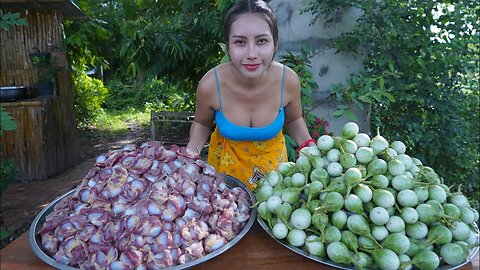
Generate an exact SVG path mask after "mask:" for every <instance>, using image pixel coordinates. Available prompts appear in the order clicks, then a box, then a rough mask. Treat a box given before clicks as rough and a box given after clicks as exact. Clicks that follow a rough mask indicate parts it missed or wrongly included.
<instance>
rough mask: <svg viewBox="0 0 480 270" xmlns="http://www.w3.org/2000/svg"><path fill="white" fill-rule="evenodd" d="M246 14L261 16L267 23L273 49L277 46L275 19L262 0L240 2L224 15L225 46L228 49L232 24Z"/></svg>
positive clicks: (243, 0)
mask: <svg viewBox="0 0 480 270" xmlns="http://www.w3.org/2000/svg"><path fill="white" fill-rule="evenodd" d="M246 13H255V14H259V15H261V16H263V18H264V19H265V21H266V22H267V24H268V26H269V27H270V31H271V32H272V37H273V44H274V45H275V49H276V48H277V45H278V26H277V17H276V16H275V13H274V12H273V10H272V8H271V7H270V6H269V5H268V4H267V3H266V2H265V1H262V0H242V1H240V2H238V3H236V4H235V5H233V6H232V7H231V8H230V9H229V10H228V12H227V15H225V22H224V24H223V38H224V40H225V44H226V45H227V48H228V43H229V40H228V38H229V37H230V30H231V27H232V24H233V23H234V22H235V21H236V20H237V19H238V17H239V16H240V15H242V14H246Z"/></svg>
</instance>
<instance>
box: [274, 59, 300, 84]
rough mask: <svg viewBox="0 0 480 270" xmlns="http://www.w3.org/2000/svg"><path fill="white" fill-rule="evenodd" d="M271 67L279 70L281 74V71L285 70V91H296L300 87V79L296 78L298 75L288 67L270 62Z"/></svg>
mask: <svg viewBox="0 0 480 270" xmlns="http://www.w3.org/2000/svg"><path fill="white" fill-rule="evenodd" d="M272 66H274V67H275V68H278V69H281V70H282V73H283V69H285V73H284V76H285V77H284V80H285V81H284V83H285V88H286V89H287V91H288V90H289V89H292V90H296V89H297V88H298V87H299V86H300V79H299V78H298V74H297V73H296V72H295V71H294V70H293V69H291V68H290V67H289V66H287V65H284V64H282V63H279V62H272Z"/></svg>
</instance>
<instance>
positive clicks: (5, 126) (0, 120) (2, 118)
mask: <svg viewBox="0 0 480 270" xmlns="http://www.w3.org/2000/svg"><path fill="white" fill-rule="evenodd" d="M16 128H17V123H15V120H13V118H12V116H11V115H10V114H9V113H8V112H7V111H5V109H4V108H3V107H0V136H2V135H3V133H5V131H9V130H15V129H16Z"/></svg>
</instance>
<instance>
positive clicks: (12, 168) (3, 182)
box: [0, 159, 19, 195]
mask: <svg viewBox="0 0 480 270" xmlns="http://www.w3.org/2000/svg"><path fill="white" fill-rule="evenodd" d="M18 175H19V170H18V168H17V165H16V164H15V161H14V160H13V159H2V160H0V195H1V194H3V192H4V191H5V190H6V189H7V187H8V185H9V184H10V183H14V182H15V181H16V180H17V178H18Z"/></svg>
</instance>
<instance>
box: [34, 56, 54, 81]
mask: <svg viewBox="0 0 480 270" xmlns="http://www.w3.org/2000/svg"><path fill="white" fill-rule="evenodd" d="M32 64H33V66H34V67H35V68H36V69H37V78H38V82H44V83H49V82H54V80H55V76H56V74H57V67H56V64H57V59H56V58H55V57H51V55H50V54H43V55H42V56H40V55H35V56H34V57H33V58H32Z"/></svg>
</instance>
